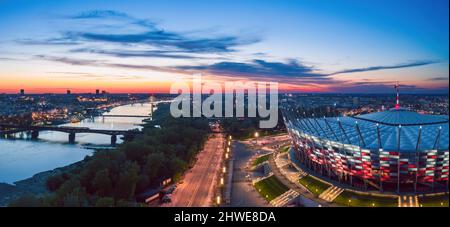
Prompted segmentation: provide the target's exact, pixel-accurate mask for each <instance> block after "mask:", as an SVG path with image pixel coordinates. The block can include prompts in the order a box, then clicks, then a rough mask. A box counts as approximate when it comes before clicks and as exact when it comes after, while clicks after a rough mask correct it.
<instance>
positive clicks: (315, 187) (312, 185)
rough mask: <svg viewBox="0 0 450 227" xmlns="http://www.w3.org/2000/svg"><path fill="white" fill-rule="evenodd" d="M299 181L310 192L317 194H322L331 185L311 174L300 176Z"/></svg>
mask: <svg viewBox="0 0 450 227" xmlns="http://www.w3.org/2000/svg"><path fill="white" fill-rule="evenodd" d="M298 182H299V183H300V184H301V185H303V186H305V187H306V188H307V189H308V190H309V191H310V192H312V193H313V194H314V195H316V196H318V195H320V194H322V192H324V191H325V190H327V189H328V188H329V187H331V185H329V184H326V183H324V182H322V181H320V180H317V179H315V178H314V177H311V176H309V175H308V176H304V177H302V178H300V180H298Z"/></svg>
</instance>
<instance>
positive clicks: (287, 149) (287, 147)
mask: <svg viewBox="0 0 450 227" xmlns="http://www.w3.org/2000/svg"><path fill="white" fill-rule="evenodd" d="M289 148H291V145H287V146H284V147H282V148H280V153H286V152H288V151H289Z"/></svg>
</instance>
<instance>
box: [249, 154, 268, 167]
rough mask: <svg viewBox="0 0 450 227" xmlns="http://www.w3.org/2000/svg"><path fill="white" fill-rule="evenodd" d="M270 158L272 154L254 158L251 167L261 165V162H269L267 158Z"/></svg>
mask: <svg viewBox="0 0 450 227" xmlns="http://www.w3.org/2000/svg"><path fill="white" fill-rule="evenodd" d="M271 156H272V154H266V155H263V156H260V157H258V158H256V159H255V160H254V161H253V166H257V165H259V164H261V163H263V162H265V161H267V160H269V158H270V157H271Z"/></svg>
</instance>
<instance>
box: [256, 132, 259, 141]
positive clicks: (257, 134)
mask: <svg viewBox="0 0 450 227" xmlns="http://www.w3.org/2000/svg"><path fill="white" fill-rule="evenodd" d="M258 137H259V133H258V132H255V142H256V144H258Z"/></svg>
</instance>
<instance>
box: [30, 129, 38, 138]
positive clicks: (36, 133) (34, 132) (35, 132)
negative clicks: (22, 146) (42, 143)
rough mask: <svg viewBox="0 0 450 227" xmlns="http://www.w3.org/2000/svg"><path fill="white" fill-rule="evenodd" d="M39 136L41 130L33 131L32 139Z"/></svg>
mask: <svg viewBox="0 0 450 227" xmlns="http://www.w3.org/2000/svg"><path fill="white" fill-rule="evenodd" d="M38 137H39V131H38V130H33V131H31V139H32V140H37V139H38Z"/></svg>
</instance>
